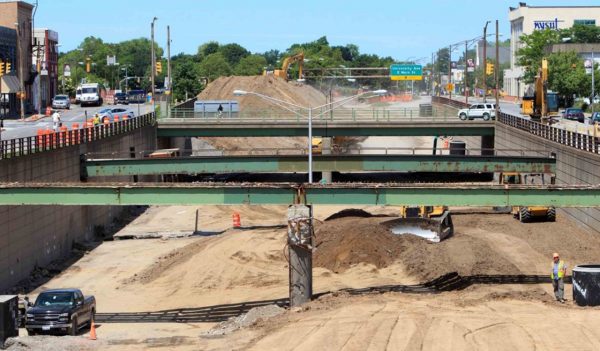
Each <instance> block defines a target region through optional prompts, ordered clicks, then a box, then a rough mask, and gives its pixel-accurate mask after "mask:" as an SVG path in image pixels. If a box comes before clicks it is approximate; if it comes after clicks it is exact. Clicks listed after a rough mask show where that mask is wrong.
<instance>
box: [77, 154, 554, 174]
mask: <svg viewBox="0 0 600 351" xmlns="http://www.w3.org/2000/svg"><path fill="white" fill-rule="evenodd" d="M84 166H85V170H86V173H87V174H86V176H88V177H95V176H132V175H158V174H202V173H235V172H249V173H279V172H284V173H285V172H307V171H308V161H307V156H305V155H304V156H302V155H292V156H251V155H250V156H217V157H215V156H202V157H177V158H142V159H106V160H87V161H86V162H85V164H84ZM313 169H314V171H315V172H324V171H330V172H460V173H468V172H474V173H484V172H521V173H556V159H554V158H543V157H514V156H461V155H314V157H313Z"/></svg>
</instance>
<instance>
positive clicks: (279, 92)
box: [198, 76, 325, 111]
mask: <svg viewBox="0 0 600 351" xmlns="http://www.w3.org/2000/svg"><path fill="white" fill-rule="evenodd" d="M236 89H241V90H245V91H252V92H255V93H259V94H263V95H267V96H270V97H273V98H276V99H279V100H283V101H287V102H290V103H293V104H296V105H300V106H320V105H323V104H325V95H323V93H321V92H320V91H318V90H317V89H315V88H313V87H311V86H310V85H306V84H301V83H298V82H286V81H285V80H284V79H282V78H278V77H274V76H249V77H240V76H231V77H220V78H217V79H216V80H215V81H214V82H212V83H210V84H208V85H207V86H206V89H204V90H203V91H202V92H201V93H200V94H199V95H198V100H237V101H238V102H239V104H240V110H242V111H243V110H261V109H277V108H278V107H276V106H275V105H273V104H272V103H269V102H268V101H266V100H264V99H262V98H259V97H257V96H253V95H246V96H233V91H234V90H236Z"/></svg>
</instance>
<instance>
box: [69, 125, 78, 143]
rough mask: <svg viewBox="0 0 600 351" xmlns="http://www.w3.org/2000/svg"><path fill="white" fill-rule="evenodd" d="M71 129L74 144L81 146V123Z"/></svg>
mask: <svg viewBox="0 0 600 351" xmlns="http://www.w3.org/2000/svg"><path fill="white" fill-rule="evenodd" d="M71 129H72V130H73V139H75V140H73V144H79V123H73V124H72V125H71Z"/></svg>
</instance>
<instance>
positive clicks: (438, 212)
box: [388, 206, 454, 243]
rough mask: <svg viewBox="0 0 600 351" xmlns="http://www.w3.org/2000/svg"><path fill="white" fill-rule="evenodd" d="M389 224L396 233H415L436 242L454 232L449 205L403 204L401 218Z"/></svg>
mask: <svg viewBox="0 0 600 351" xmlns="http://www.w3.org/2000/svg"><path fill="white" fill-rule="evenodd" d="M388 225H389V226H390V228H391V230H392V232H393V233H394V234H415V235H418V236H421V237H423V238H425V239H427V240H429V241H432V242H435V243H439V242H440V241H442V240H444V239H445V238H447V237H449V236H451V235H452V234H454V224H453V223H452V217H451V216H450V211H449V210H448V207H447V206H401V207H400V218H398V219H395V220H392V221H389V222H388Z"/></svg>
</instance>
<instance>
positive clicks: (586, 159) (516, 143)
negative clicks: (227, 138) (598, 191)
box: [495, 123, 600, 233]
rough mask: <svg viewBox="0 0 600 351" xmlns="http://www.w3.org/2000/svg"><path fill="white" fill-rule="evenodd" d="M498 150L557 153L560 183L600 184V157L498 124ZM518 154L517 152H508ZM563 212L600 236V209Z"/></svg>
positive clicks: (557, 172)
mask: <svg viewBox="0 0 600 351" xmlns="http://www.w3.org/2000/svg"><path fill="white" fill-rule="evenodd" d="M495 143H496V149H498V150H502V149H504V150H506V149H517V150H543V151H544V152H546V153H547V154H548V153H550V152H554V153H555V154H556V183H557V184H600V155H595V154H592V153H589V152H586V151H581V150H577V149H575V148H573V147H569V146H564V145H561V144H558V143H555V142H552V141H548V140H546V139H543V138H541V137H537V136H534V135H531V134H529V133H527V132H524V131H520V130H518V129H515V128H512V127H509V126H506V125H503V124H500V123H497V124H496V140H495ZM505 154H513V155H517V154H518V153H517V152H512V153H509V152H507V153H505ZM561 213H563V214H566V215H568V216H570V217H572V218H573V219H574V220H575V221H576V222H577V223H579V224H581V225H582V226H584V227H586V228H588V229H591V230H593V231H596V232H598V233H600V209H598V208H569V209H562V210H561Z"/></svg>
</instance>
